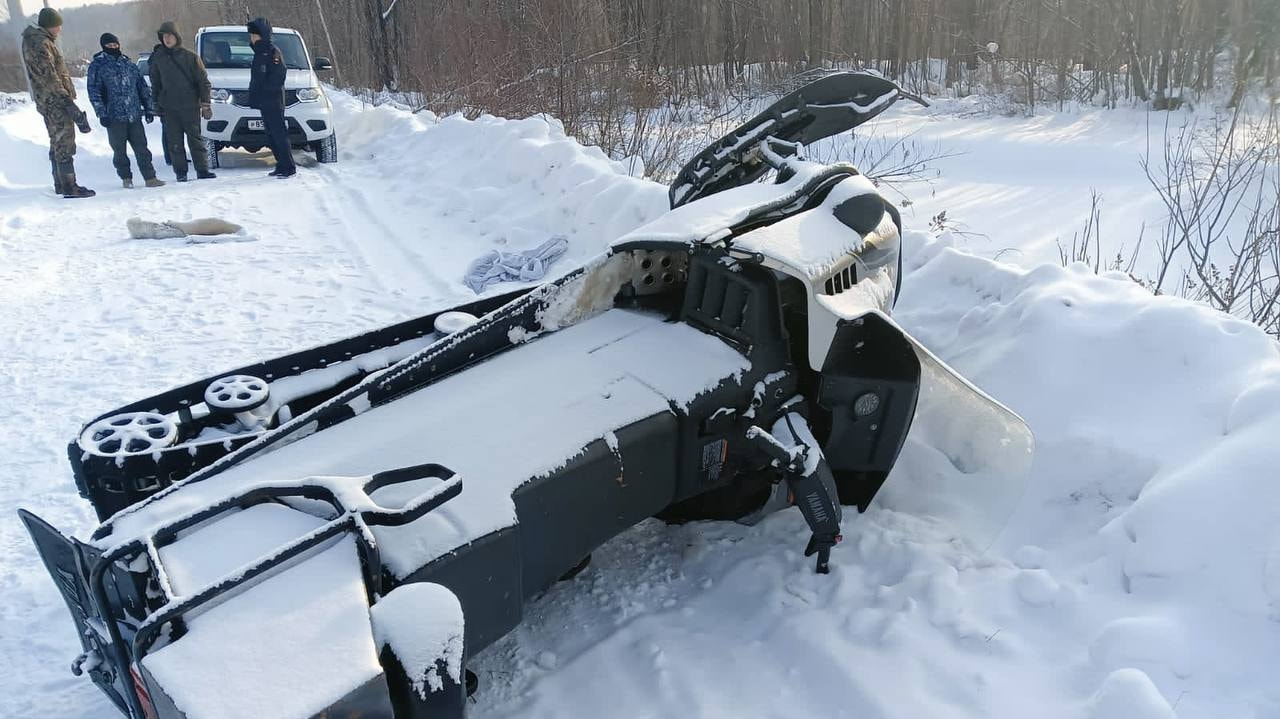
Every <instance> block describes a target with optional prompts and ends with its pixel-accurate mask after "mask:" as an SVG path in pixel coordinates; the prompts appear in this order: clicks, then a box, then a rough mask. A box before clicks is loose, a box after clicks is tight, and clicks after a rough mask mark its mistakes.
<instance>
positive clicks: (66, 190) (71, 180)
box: [62, 175, 98, 200]
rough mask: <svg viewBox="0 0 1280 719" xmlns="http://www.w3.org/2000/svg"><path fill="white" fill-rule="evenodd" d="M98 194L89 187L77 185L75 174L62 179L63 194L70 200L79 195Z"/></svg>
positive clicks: (89, 195) (91, 195)
mask: <svg viewBox="0 0 1280 719" xmlns="http://www.w3.org/2000/svg"><path fill="white" fill-rule="evenodd" d="M97 194H98V193H96V192H94V191H93V190H90V189H89V188H87V187H81V186H79V185H77V184H76V178H75V175H71V176H69V177H65V178H63V180H62V196H63V197H65V198H67V199H68V200H74V199H76V198H79V197H93V196H95V195H97Z"/></svg>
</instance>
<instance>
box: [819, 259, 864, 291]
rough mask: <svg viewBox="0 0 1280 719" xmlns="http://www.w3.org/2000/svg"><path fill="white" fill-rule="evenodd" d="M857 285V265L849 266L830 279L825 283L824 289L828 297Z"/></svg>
mask: <svg viewBox="0 0 1280 719" xmlns="http://www.w3.org/2000/svg"><path fill="white" fill-rule="evenodd" d="M856 284H858V268H857V266H856V265H849V266H848V267H845V268H844V269H842V270H840V271H839V272H837V273H835V274H834V275H831V276H830V277H828V278H827V280H826V282H825V283H823V289H825V290H826V294H828V295H838V294H840V293H841V292H844V291H845V290H847V289H849V288H850V287H853V286H854V285H856Z"/></svg>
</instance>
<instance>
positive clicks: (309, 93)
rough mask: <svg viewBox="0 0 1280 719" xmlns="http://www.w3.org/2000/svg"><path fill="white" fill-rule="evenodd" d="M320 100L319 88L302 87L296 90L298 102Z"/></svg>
mask: <svg viewBox="0 0 1280 719" xmlns="http://www.w3.org/2000/svg"><path fill="white" fill-rule="evenodd" d="M319 99H320V88H318V87H304V88H302V89H300V90H298V102H315V101H316V100H319Z"/></svg>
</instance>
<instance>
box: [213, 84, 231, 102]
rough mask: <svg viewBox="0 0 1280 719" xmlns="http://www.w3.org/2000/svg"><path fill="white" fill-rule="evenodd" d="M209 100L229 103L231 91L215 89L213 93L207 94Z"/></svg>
mask: <svg viewBox="0 0 1280 719" xmlns="http://www.w3.org/2000/svg"><path fill="white" fill-rule="evenodd" d="M209 98H210V99H211V100H213V101H214V102H231V91H230V90H223V89H222V88H220V87H215V88H214V89H213V92H210V93H209Z"/></svg>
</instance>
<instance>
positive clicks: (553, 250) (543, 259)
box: [462, 237, 569, 294]
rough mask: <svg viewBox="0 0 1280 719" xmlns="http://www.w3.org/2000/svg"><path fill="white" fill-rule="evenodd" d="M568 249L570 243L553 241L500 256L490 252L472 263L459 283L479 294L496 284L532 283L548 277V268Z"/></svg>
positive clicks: (563, 239) (492, 251)
mask: <svg viewBox="0 0 1280 719" xmlns="http://www.w3.org/2000/svg"><path fill="white" fill-rule="evenodd" d="M568 249H569V241H568V240H567V239H565V238H563V237H552V238H551V239H549V240H547V241H546V242H544V243H542V244H541V245H538V246H537V247H535V248H533V249H532V250H524V251H523V252H500V251H498V250H489V251H488V252H486V253H485V254H484V255H483V256H481V257H480V259H478V260H476V261H475V262H472V263H471V266H470V267H468V268H467V274H466V276H465V277H464V278H463V279H462V281H463V282H464V283H466V285H467V287H470V288H471V289H472V291H473V292H475V293H476V294H480V293H481V292H484V291H485V289H486V288H487V287H489V285H493V284H497V283H499V282H533V281H536V280H540V279H542V278H543V277H544V276H545V275H546V274H547V268H548V267H550V266H551V265H552V264H553V263H555V261H556V260H558V259H560V256H561V255H563V254H564V253H565V252H566V251H568Z"/></svg>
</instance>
